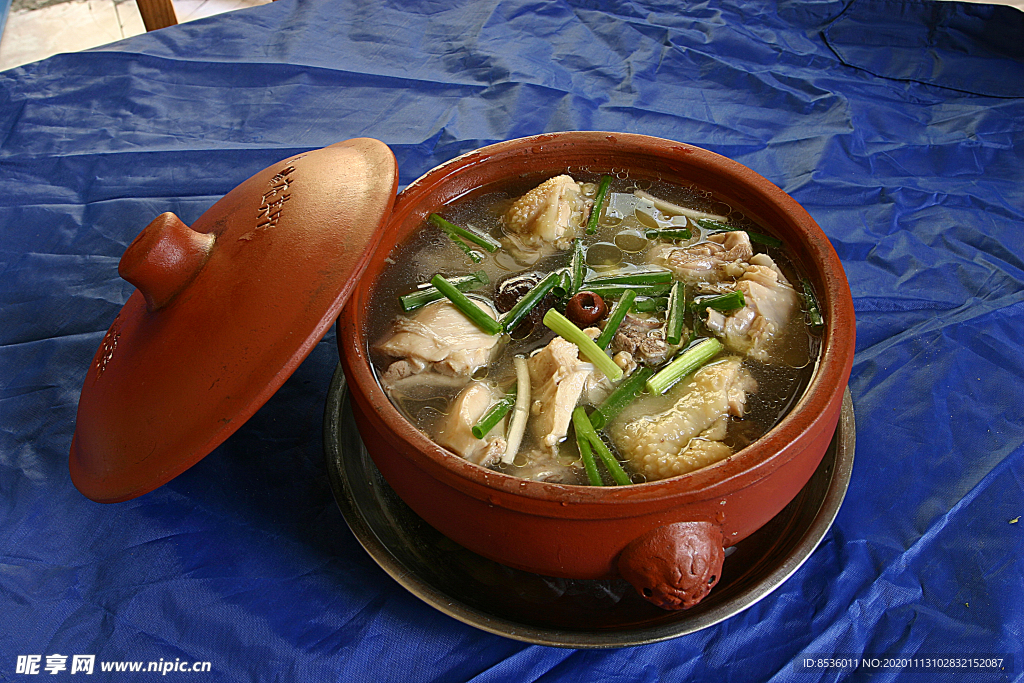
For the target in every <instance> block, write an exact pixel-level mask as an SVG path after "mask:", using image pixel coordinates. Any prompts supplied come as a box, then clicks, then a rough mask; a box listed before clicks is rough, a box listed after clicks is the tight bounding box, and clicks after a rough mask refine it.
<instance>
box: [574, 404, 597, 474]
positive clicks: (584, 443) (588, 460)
mask: <svg viewBox="0 0 1024 683" xmlns="http://www.w3.org/2000/svg"><path fill="white" fill-rule="evenodd" d="M576 410H582V408H577V409H576ZM572 418H573V423H575V422H576V413H573V416H572ZM583 419H584V420H585V419H587V418H586V415H584V416H583ZM576 446H577V447H578V448H579V449H580V457H581V458H582V459H583V469H584V470H585V471H586V473H587V481H589V482H590V485H591V486H604V482H603V481H601V473H600V472H598V471H597V463H596V462H594V452H593V450H591V448H590V440H589V439H587V437H586V436H585V435H584V434H583V433H581V432H580V430H579V429H578V428H577V429H576Z"/></svg>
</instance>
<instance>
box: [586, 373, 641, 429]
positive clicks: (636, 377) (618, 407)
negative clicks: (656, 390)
mask: <svg viewBox="0 0 1024 683" xmlns="http://www.w3.org/2000/svg"><path fill="white" fill-rule="evenodd" d="M653 374H654V369H653V368H648V367H643V368H637V370H636V371H635V372H634V373H633V374H632V375H630V376H629V377H628V378H627V379H626V380H625V381H623V382H622V383H621V384H619V386H617V387H615V391H613V392H612V393H611V394H610V395H609V396H608V398H606V399H605V400H604V401H603V402H602V403H601V405H599V406H598V407H597V408H596V409H595V410H594V412H592V413H591V414H590V424H592V425H593V426H594V429H604V428H605V427H606V426H608V423H609V422H611V421H612V420H614V419H615V416H616V415H618V414H619V413H621V412H622V409H623V408H625V407H626V406H628V405H629V404H630V403H632V402H633V400H634V399H636V397H637V396H639V395H640V394H642V393H643V391H644V388H645V387H646V386H647V380H649V379H650V378H651V376H652V375H653Z"/></svg>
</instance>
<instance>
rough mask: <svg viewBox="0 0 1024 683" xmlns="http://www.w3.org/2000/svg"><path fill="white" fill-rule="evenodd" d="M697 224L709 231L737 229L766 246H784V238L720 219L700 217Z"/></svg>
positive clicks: (734, 230) (731, 230)
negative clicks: (726, 222) (729, 223)
mask: <svg viewBox="0 0 1024 683" xmlns="http://www.w3.org/2000/svg"><path fill="white" fill-rule="evenodd" d="M697 225H699V226H700V227H702V228H704V229H705V230H707V231H709V232H736V231H742V232H745V233H747V237H749V238H750V241H751V242H756V243H758V244H763V245H765V246H766V247H776V248H778V247H781V246H782V240H780V239H778V238H777V237H772V236H771V235H763V234H761V233H759V232H753V231H751V230H747V229H746V228H737V227H735V226H732V225H727V224H725V223H720V222H719V221H712V220H708V219H706V218H698V219H697Z"/></svg>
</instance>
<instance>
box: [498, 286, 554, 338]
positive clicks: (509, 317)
mask: <svg viewBox="0 0 1024 683" xmlns="http://www.w3.org/2000/svg"><path fill="white" fill-rule="evenodd" d="M561 281H562V273H560V272H558V271H555V272H554V273H548V275H547V277H545V278H544V279H543V280H541V281H540V282H538V283H537V285H536V286H535V287H534V288H533V289H531V290H530V291H529V292H527V293H526V294H525V295H524V296H523V298H522V299H520V300H519V301H518V302H517V303H516V305H515V306H513V307H512V308H511V310H509V312H508V313H506V314H505V315H503V316H501V321H500V322H501V325H502V327H503V328H504V329H505V331H506V332H509V333H511V332H512V330H514V329H516V327H518V326H519V323H521V322H522V321H523V318H525V317H526V316H527V315H529V313H530V311H532V310H533V309H534V307H535V306H536V305H537V304H539V303H540V300H541V299H543V298H544V297H545V296H546V295H547V293H548V292H550V291H551V289H552V288H553V287H554V286H555V285H557V284H559V283H561Z"/></svg>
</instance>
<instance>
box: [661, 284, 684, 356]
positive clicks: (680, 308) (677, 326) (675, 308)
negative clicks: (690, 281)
mask: <svg viewBox="0 0 1024 683" xmlns="http://www.w3.org/2000/svg"><path fill="white" fill-rule="evenodd" d="M684 317H686V291H685V289H684V288H683V283H682V282H677V283H675V284H674V285H672V293H671V294H669V295H668V322H667V323H666V325H665V341H666V342H668V343H669V344H672V345H675V344H678V343H679V342H680V340H681V339H682V337H683V318H684Z"/></svg>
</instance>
